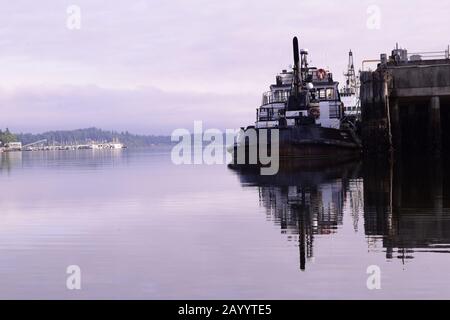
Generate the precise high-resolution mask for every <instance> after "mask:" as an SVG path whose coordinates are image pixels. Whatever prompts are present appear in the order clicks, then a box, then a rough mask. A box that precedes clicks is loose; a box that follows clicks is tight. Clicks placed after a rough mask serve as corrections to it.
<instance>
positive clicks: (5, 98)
mask: <svg viewBox="0 0 450 320" xmlns="http://www.w3.org/2000/svg"><path fill="white" fill-rule="evenodd" d="M252 100H253V99H252V97H247V96H242V95H238V94H215V93H209V94H199V93H190V92H165V91H162V90H160V89H156V88H152V87H145V88H139V89H105V88H101V87H98V86H84V87H80V86H62V87H56V88H55V87H29V88H21V89H17V90H12V91H10V90H3V91H0V109H1V110H2V113H3V116H2V118H1V119H0V127H9V128H10V129H11V130H13V131H15V132H18V131H21V132H40V131H45V130H56V129H76V128H81V127H89V126H96V127H101V128H104V129H111V130H119V131H120V130H124V131H125V130H129V131H132V132H134V133H144V134H150V133H157V134H170V133H171V132H172V130H174V129H176V128H187V129H190V130H192V126H193V122H194V121H195V120H202V121H203V122H204V123H205V126H208V127H213V128H219V129H225V128H239V127H240V126H241V125H242V123H243V122H245V121H246V120H247V121H248V122H251V121H253V115H254V108H253V107H252V104H253V106H256V103H254V101H252ZM236 101H239V102H240V103H241V104H242V105H241V106H237V105H236Z"/></svg>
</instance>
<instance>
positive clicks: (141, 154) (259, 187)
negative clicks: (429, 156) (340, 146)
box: [0, 150, 450, 299]
mask: <svg viewBox="0 0 450 320" xmlns="http://www.w3.org/2000/svg"><path fill="white" fill-rule="evenodd" d="M403 162H404V163H403V164H402V165H400V164H396V165H392V166H390V165H385V164H384V162H383V161H381V160H380V161H373V162H371V163H367V162H365V163H364V164H363V163H358V162H357V163H349V164H345V165H341V166H337V167H334V168H323V167H321V168H317V167H314V166H312V165H309V166H306V167H296V166H295V165H292V164H291V165H290V166H287V167H285V168H283V170H281V171H280V173H279V174H278V175H277V176H275V177H261V176H259V175H258V174H257V173H255V172H253V171H251V170H247V171H235V170H231V169H229V168H227V167H226V166H206V165H205V166H202V165H200V166H175V165H173V164H172V163H171V161H170V155H169V154H168V153H156V152H150V151H131V150H124V151H117V152H115V151H112V152H111V151H106V152H92V151H89V150H85V151H78V152H70V151H63V152H43V153H40V152H28V153H23V154H20V153H10V154H3V155H1V163H0V194H1V197H0V298H64V299H74V298H152V299H160V298H169V299H172V298H177V299H198V298H209V299H216V298H224V299H228V298H249V299H255V298H256V299H258V298H264V299H266V298H267V299H281V298H287V299H303V298H313V299H315V298H374V299H380V298H446V299H449V298H450V277H449V276H448V268H449V266H450V210H449V208H450V185H449V182H450V179H449V178H448V175H447V173H449V172H450V170H447V169H446V168H445V165H444V164H445V161H444V162H440V161H436V160H428V161H422V162H417V163H411V162H410V159H409V162H407V161H403ZM74 264H75V265H78V266H80V268H81V270H82V289H81V290H79V291H69V290H67V289H66V277H67V274H66V268H67V266H69V265H74ZM370 265H378V266H379V267H380V268H381V287H382V288H381V290H373V291H371V290H368V289H367V286H366V280H367V277H368V275H367V274H366V269H367V267H368V266H370Z"/></svg>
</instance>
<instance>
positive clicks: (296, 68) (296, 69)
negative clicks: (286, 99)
mask: <svg viewBox="0 0 450 320" xmlns="http://www.w3.org/2000/svg"><path fill="white" fill-rule="evenodd" d="M292 42H293V48H294V68H293V70H294V96H295V97H296V98H297V97H298V94H299V88H300V82H301V79H300V66H299V52H298V39H297V37H294V39H293V40H292Z"/></svg>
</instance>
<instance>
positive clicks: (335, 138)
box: [232, 125, 361, 165]
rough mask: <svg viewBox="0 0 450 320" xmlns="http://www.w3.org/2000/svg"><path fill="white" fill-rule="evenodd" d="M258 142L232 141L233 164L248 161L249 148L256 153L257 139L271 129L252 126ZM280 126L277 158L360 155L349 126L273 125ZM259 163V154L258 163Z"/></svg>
mask: <svg viewBox="0 0 450 320" xmlns="http://www.w3.org/2000/svg"><path fill="white" fill-rule="evenodd" d="M255 130H256V131H257V133H258V134H257V137H258V139H257V143H256V144H252V143H249V141H246V144H245V145H243V144H242V145H238V144H235V145H234V148H233V163H232V164H233V165H242V164H244V165H248V164H251V163H250V160H249V159H250V157H249V150H252V152H256V153H257V154H259V140H260V136H261V135H262V134H266V135H268V136H269V137H270V135H271V133H270V131H271V130H274V129H255ZM276 130H279V137H280V139H279V158H280V160H283V159H299V160H307V161H315V162H316V163H319V164H323V165H327V164H333V163H341V162H346V161H349V160H353V159H357V158H359V157H360V156H361V144H360V142H359V141H358V138H357V137H355V135H354V134H353V133H352V132H351V131H348V130H339V129H333V128H323V127H321V126H317V125H309V126H299V127H289V128H282V129H276ZM268 141H269V142H268V145H267V149H268V150H269V151H270V148H271V141H270V138H269V139H268ZM244 152H245V162H244V163H242V161H240V162H241V163H239V161H238V157H237V155H238V153H240V154H243V153H244ZM257 164H259V157H258V163H257Z"/></svg>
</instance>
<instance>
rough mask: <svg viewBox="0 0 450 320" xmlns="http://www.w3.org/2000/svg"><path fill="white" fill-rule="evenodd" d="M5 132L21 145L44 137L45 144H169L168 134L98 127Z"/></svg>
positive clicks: (147, 145)
mask: <svg viewBox="0 0 450 320" xmlns="http://www.w3.org/2000/svg"><path fill="white" fill-rule="evenodd" d="M6 132H8V134H5V141H7V142H11V141H20V142H22V144H23V145H26V144H29V143H33V142H36V141H39V140H44V139H46V140H47V144H49V145H61V144H66V145H67V144H86V143H90V142H94V141H95V142H111V141H113V140H118V141H120V142H121V143H123V144H125V145H126V146H127V147H150V146H155V145H165V144H171V141H170V136H158V135H137V134H132V133H129V132H128V131H125V132H117V131H107V130H102V129H98V128H86V129H77V130H57V131H47V132H44V133H39V134H32V133H17V134H11V133H10V132H9V130H8V129H7V131H5V133H6ZM0 137H2V136H0ZM11 139H12V140H11ZM0 141H2V142H3V140H2V138H0Z"/></svg>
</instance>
